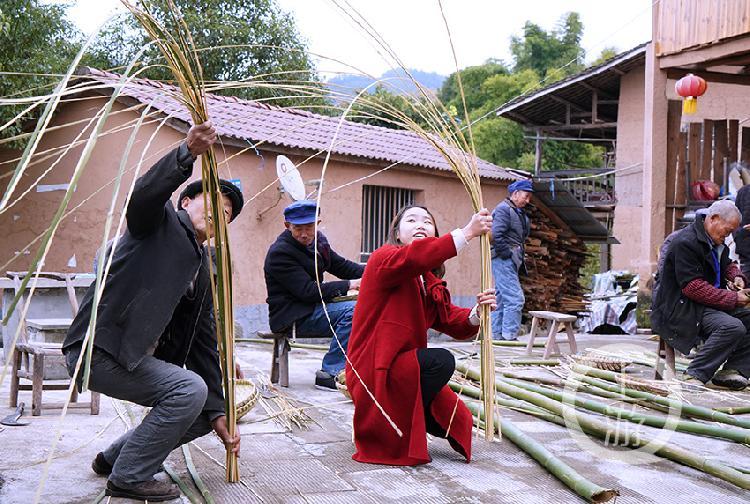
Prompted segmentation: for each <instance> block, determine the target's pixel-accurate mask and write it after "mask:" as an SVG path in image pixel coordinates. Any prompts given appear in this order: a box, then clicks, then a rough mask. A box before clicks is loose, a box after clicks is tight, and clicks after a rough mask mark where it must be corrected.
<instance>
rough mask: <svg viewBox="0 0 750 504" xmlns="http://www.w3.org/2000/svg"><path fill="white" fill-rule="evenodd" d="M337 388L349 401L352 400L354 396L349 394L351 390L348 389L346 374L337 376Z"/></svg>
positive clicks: (343, 372) (342, 372)
mask: <svg viewBox="0 0 750 504" xmlns="http://www.w3.org/2000/svg"><path fill="white" fill-rule="evenodd" d="M336 388H337V389H339V392H341V393H342V394H344V396H345V397H346V398H347V399H351V398H352V396H351V394H349V389H348V388H346V372H345V371H341V372H340V373H339V374H338V375H336Z"/></svg>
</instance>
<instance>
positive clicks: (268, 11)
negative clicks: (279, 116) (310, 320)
mask: <svg viewBox="0 0 750 504" xmlns="http://www.w3.org/2000/svg"><path fill="white" fill-rule="evenodd" d="M173 1H174V4H175V5H176V6H177V7H178V9H179V11H180V12H181V13H182V16H183V19H184V21H185V22H186V23H187V25H188V26H189V27H190V28H191V30H192V36H193V40H194V42H195V46H196V47H197V48H199V49H200V50H201V56H200V58H201V64H202V66H203V73H204V79H205V80H207V81H225V82H237V81H250V82H251V83H261V84H262V83H264V82H266V83H268V82H274V83H275V84H277V86H276V89H271V87H270V86H267V87H264V86H262V85H260V86H250V87H231V88H229V89H225V90H223V91H221V93H224V94H229V95H233V96H238V97H241V98H246V99H270V101H271V103H273V104H277V105H306V104H313V105H315V104H320V103H321V102H322V100H321V99H320V96H321V95H322V92H320V91H319V90H320V88H319V86H318V84H317V83H318V78H317V75H316V73H315V68H314V65H313V63H312V61H311V60H310V57H309V55H308V53H307V47H306V44H305V41H304V40H303V38H302V37H301V35H300V34H299V32H298V30H297V26H296V24H295V21H294V18H293V16H292V15H291V14H289V13H287V12H284V11H283V10H282V9H281V8H280V7H279V5H278V3H277V2H276V0H173ZM147 5H148V6H149V9H150V10H151V12H152V14H153V15H154V17H155V18H156V19H158V20H159V21H160V22H161V23H162V24H163V25H164V26H165V27H167V28H169V27H170V26H173V25H174V23H175V20H174V19H173V18H172V16H171V15H170V14H169V9H168V7H167V6H168V3H167V2H166V1H165V0H153V1H151V2H148V4H147ZM147 42H148V36H147V35H146V33H145V32H144V31H143V30H142V29H141V28H140V27H139V26H138V24H137V22H136V20H135V19H134V18H133V16H130V15H128V16H125V17H123V18H121V19H120V21H119V22H118V23H116V24H113V25H112V26H110V27H108V28H107V29H105V30H104V31H103V33H102V34H101V37H100V41H99V42H98V43H97V44H96V47H95V48H94V50H93V51H92V52H93V54H92V57H91V59H89V60H88V61H89V62H90V63H92V64H94V65H97V66H100V67H103V68H117V67H122V66H125V65H127V64H129V63H130V62H131V61H132V60H133V58H134V57H135V54H136V52H137V51H138V50H140V49H141V47H143V46H144V45H145V44H146V43H147ZM143 59H144V61H146V62H148V63H149V64H154V63H157V64H159V63H161V62H162V61H163V59H162V58H161V56H160V54H159V53H158V51H157V49H156V48H152V49H148V50H147V52H146V55H145V56H144V58H143ZM141 75H143V76H146V77H149V78H152V79H157V80H170V79H171V74H170V72H169V70H168V69H167V68H165V67H164V66H156V67H154V68H149V69H148V70H147V71H146V72H144V73H143V74H141ZM280 83H289V84H292V85H298V86H299V85H302V86H305V85H306V84H307V83H313V89H311V90H301V91H294V90H288V89H287V90H284V89H279V85H278V84H280ZM309 93H313V94H314V95H315V96H314V98H313V99H310V98H303V97H301V96H304V95H306V94H309ZM293 95H297V96H296V97H293Z"/></svg>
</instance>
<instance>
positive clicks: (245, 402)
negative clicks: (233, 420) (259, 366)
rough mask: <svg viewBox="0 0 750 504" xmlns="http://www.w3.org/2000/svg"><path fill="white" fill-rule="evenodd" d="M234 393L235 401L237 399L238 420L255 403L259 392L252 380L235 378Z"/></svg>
mask: <svg viewBox="0 0 750 504" xmlns="http://www.w3.org/2000/svg"><path fill="white" fill-rule="evenodd" d="M234 393H235V401H237V406H236V412H237V420H239V419H240V418H242V417H243V416H245V415H247V414H248V413H249V412H250V410H251V409H253V407H254V406H255V405H256V404H257V402H258V398H259V397H260V392H258V388H257V387H256V386H255V384H254V383H253V382H252V381H250V380H240V379H237V380H235V381H234Z"/></svg>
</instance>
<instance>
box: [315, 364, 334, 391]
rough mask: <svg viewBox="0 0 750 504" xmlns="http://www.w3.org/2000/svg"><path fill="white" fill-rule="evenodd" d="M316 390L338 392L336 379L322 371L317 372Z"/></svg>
mask: <svg viewBox="0 0 750 504" xmlns="http://www.w3.org/2000/svg"><path fill="white" fill-rule="evenodd" d="M315 388H317V389H320V390H328V391H333V392H337V391H338V389H337V388H336V378H335V377H334V376H331V375H330V374H328V373H326V372H325V371H323V370H322V369H321V370H320V371H315Z"/></svg>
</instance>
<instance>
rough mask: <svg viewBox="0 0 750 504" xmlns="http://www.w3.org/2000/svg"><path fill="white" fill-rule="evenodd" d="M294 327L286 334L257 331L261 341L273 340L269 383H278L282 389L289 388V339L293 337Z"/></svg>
mask: <svg viewBox="0 0 750 504" xmlns="http://www.w3.org/2000/svg"><path fill="white" fill-rule="evenodd" d="M295 332H296V327H295V326H294V325H293V326H292V330H291V331H287V332H280V333H275V332H262V331H258V337H259V338H261V339H272V340H273V353H272V354H271V383H278V384H279V385H281V386H282V387H288V386H289V350H291V348H292V347H291V346H290V345H289V339H290V338H293V337H294V336H295V334H294V333H295Z"/></svg>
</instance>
